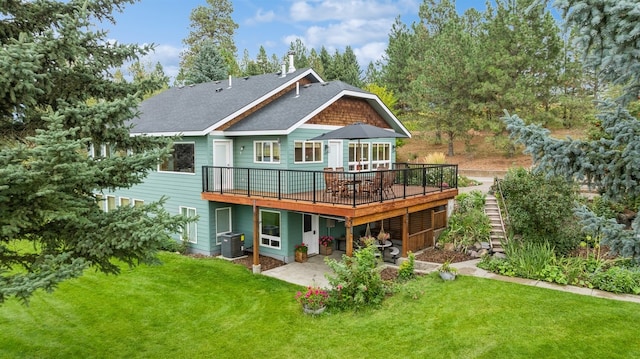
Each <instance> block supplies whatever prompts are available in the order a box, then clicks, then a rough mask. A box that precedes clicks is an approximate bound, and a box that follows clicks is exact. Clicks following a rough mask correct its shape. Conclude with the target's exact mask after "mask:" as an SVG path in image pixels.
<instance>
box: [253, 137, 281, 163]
mask: <svg viewBox="0 0 640 359" xmlns="http://www.w3.org/2000/svg"><path fill="white" fill-rule="evenodd" d="M253 153H254V156H253V161H254V162H255V163H280V142H278V141H255V142H253Z"/></svg>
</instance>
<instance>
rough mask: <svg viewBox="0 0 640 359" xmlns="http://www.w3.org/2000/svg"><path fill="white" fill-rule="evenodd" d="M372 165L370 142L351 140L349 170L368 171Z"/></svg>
mask: <svg viewBox="0 0 640 359" xmlns="http://www.w3.org/2000/svg"><path fill="white" fill-rule="evenodd" d="M370 166H371V165H370V163H369V143H359V142H350V143H349V171H351V172H353V171H368V170H369V168H370Z"/></svg>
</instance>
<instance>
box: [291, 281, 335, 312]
mask: <svg viewBox="0 0 640 359" xmlns="http://www.w3.org/2000/svg"><path fill="white" fill-rule="evenodd" d="M328 299H329V293H328V292H327V291H326V290H324V289H322V288H320V287H316V286H308V287H307V290H306V291H305V292H300V291H298V292H297V293H296V301H297V302H298V303H300V305H302V310H303V311H304V313H305V314H313V315H316V314H320V313H322V312H324V310H325V309H326V307H327V300H328Z"/></svg>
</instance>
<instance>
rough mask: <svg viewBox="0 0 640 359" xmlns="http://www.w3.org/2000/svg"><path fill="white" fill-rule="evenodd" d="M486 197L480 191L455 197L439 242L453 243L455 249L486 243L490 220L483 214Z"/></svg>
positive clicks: (489, 231)
mask: <svg viewBox="0 0 640 359" xmlns="http://www.w3.org/2000/svg"><path fill="white" fill-rule="evenodd" d="M485 199H486V195H485V194H483V193H482V192H480V191H471V192H469V193H461V194H459V195H458V196H456V207H455V209H454V211H453V214H452V215H451V217H450V218H449V221H448V223H447V229H446V230H445V231H444V232H443V233H442V235H441V236H440V238H439V240H438V241H439V242H442V243H449V242H453V243H454V245H455V247H456V248H467V247H469V246H471V245H473V244H474V243H475V242H486V241H488V240H489V235H490V233H491V220H490V219H489V217H488V216H487V215H486V214H485V213H484V204H485Z"/></svg>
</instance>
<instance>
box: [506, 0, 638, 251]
mask: <svg viewBox="0 0 640 359" xmlns="http://www.w3.org/2000/svg"><path fill="white" fill-rule="evenodd" d="M555 5H556V6H557V7H559V8H560V9H561V10H562V12H563V17H564V19H565V21H566V22H567V25H569V26H574V27H575V28H576V30H577V36H576V40H577V41H578V47H579V48H581V49H583V51H584V57H583V58H584V61H585V65H586V66H587V67H588V68H598V69H602V70H601V72H600V77H601V80H602V81H604V82H607V83H609V84H620V85H624V86H625V91H624V93H623V94H622V96H620V97H619V98H617V99H615V100H604V101H601V102H600V103H599V105H598V108H599V111H600V112H599V114H598V116H597V117H598V119H599V120H600V122H601V128H602V133H603V134H604V135H603V136H602V137H601V138H599V139H595V140H576V139H571V138H568V139H565V140H559V139H554V138H551V137H550V136H549V131H547V130H545V129H543V128H542V127H540V126H537V125H529V126H526V125H525V123H524V121H523V120H522V119H521V118H519V117H518V116H517V115H509V114H508V113H507V116H506V117H505V118H504V120H505V122H506V124H507V128H508V130H509V131H510V132H511V135H512V136H513V137H514V138H515V139H516V141H518V142H520V143H523V144H525V145H526V151H528V152H529V153H531V154H532V156H533V160H534V163H535V165H536V170H537V171H544V172H545V173H547V174H548V175H549V176H552V175H561V176H564V177H566V178H569V179H575V180H578V181H584V180H587V181H589V182H591V184H593V185H595V186H597V188H598V189H599V190H600V191H601V192H602V194H603V197H605V198H606V199H610V200H613V201H618V202H620V203H626V204H627V205H628V206H632V209H633V210H634V211H636V212H637V210H638V206H639V204H640V171H638V169H639V168H640V122H639V121H638V118H636V117H634V116H633V115H632V114H631V113H629V111H628V110H627V109H626V107H627V105H628V104H629V103H630V102H632V101H634V102H635V101H637V97H638V93H639V91H640V72H639V71H638V68H640V56H638V53H639V50H640V48H639V46H638V42H637V35H635V34H637V33H639V32H640V5H638V2H637V1H629V0H562V1H556V3H555ZM576 212H577V214H578V215H579V216H580V218H581V220H582V223H583V225H584V226H585V230H587V231H589V232H591V233H592V235H593V236H594V238H597V237H598V236H602V243H603V244H606V245H609V246H610V248H611V249H612V250H613V251H614V252H618V253H620V254H622V255H624V256H628V257H633V258H634V259H635V260H636V261H637V262H640V216H636V218H635V220H634V221H633V223H632V225H631V229H630V230H627V229H624V228H623V227H624V226H623V225H622V224H617V223H615V221H612V220H606V219H604V218H602V217H598V216H596V215H595V214H594V213H592V212H590V211H589V210H588V209H587V208H586V207H579V208H578V209H576Z"/></svg>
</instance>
